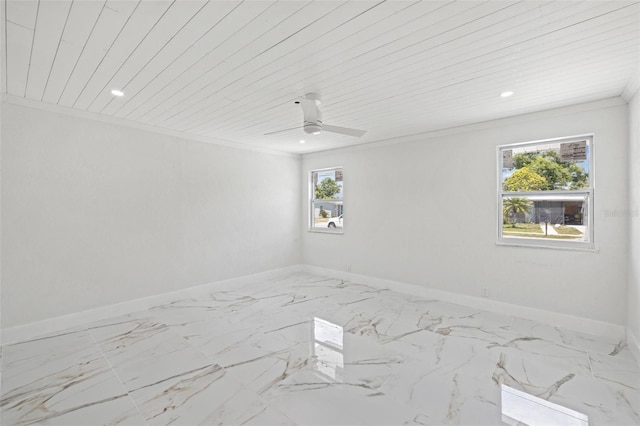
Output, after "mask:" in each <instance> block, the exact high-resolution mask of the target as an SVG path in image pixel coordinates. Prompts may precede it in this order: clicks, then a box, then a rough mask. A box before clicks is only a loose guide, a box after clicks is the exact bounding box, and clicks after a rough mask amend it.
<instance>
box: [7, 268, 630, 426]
mask: <svg viewBox="0 0 640 426" xmlns="http://www.w3.org/2000/svg"><path fill="white" fill-rule="evenodd" d="M0 366H1V368H0V380H1V395H0V409H1V420H2V424H3V425H29V424H60V425H83V426H86V425H94V424H95V425H99V424H100V425H101V424H113V425H121V424H122V425H127V424H131V425H145V424H146V425H169V424H171V425H200V424H202V425H209V424H231V425H237V424H247V425H270V424H274V425H276V424H277V425H295V424H318V425H332V424H358V425H367V424H371V425H387V424H388V425H401V424H408V425H413V424H419V425H441V424H468V425H497V424H503V423H502V420H501V400H500V398H501V386H508V387H509V388H512V389H515V391H514V392H517V391H521V392H525V393H526V394H527V395H531V397H532V398H539V399H541V400H544V401H548V402H549V403H553V404H558V405H561V406H563V407H566V408H568V409H570V410H574V411H575V412H578V413H584V414H585V415H586V416H588V418H589V424H590V425H592V426H593V425H633V424H635V425H638V424H640V368H638V363H637V362H636V360H635V359H634V358H633V356H632V354H631V352H630V351H629V349H628V347H626V345H625V344H624V342H619V341H615V340H614V339H607V338H602V337H596V336H591V335H586V334H583V333H578V332H575V331H571V330H567V329H561V328H559V327H554V326H552V325H548V324H541V323H538V322H535V321H530V320H525V319H522V318H515V317H510V316H504V315H500V314H497V313H492V312H486V311H480V310H477V309H471V308H468V307H464V306H460V305H455V304H452V303H445V302H440V301H437V300H428V299H422V298H417V297H413V296H408V295H404V294H400V293H397V292H393V291H389V290H380V289H377V288H375V287H371V286H368V285H363V284H358V283H350V282H343V281H341V280H337V279H330V278H326V277H320V276H316V275H311V274H306V273H292V274H290V275H288V276H286V277H282V278H279V279H273V280H270V281H265V282H260V283H254V284H247V285H243V286H238V287H237V288H235V289H233V290H226V291H218V292H211V293H210V294H207V295H205V296H202V297H198V298H183V299H178V300H174V301H173V302H171V303H167V304H164V305H160V306H155V307H153V308H151V309H148V310H145V311H141V312H136V313H133V314H131V315H126V316H119V317H114V318H110V319H109V320H106V321H100V322H96V323H91V324H81V325H78V326H77V327H75V328H74V329H70V330H65V331H62V332H59V333H56V334H55V335H50V336H45V337H43V338H40V339H35V340H31V341H27V342H23V343H19V344H13V345H7V346H3V347H0Z"/></svg>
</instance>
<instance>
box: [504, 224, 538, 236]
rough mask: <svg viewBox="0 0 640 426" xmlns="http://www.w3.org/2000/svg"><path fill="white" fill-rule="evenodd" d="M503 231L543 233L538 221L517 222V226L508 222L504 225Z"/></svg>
mask: <svg viewBox="0 0 640 426" xmlns="http://www.w3.org/2000/svg"><path fill="white" fill-rule="evenodd" d="M502 232H503V233H511V232H517V233H532V234H542V233H543V232H542V229H541V228H540V225H538V224H536V223H516V226H515V228H514V227H513V226H512V225H511V224H510V223H507V224H504V225H502Z"/></svg>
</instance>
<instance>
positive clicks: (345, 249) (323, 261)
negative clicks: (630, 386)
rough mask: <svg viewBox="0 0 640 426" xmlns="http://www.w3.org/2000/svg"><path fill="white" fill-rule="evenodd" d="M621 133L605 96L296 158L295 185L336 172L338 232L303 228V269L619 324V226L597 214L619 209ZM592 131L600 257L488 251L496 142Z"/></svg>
mask: <svg viewBox="0 0 640 426" xmlns="http://www.w3.org/2000/svg"><path fill="white" fill-rule="evenodd" d="M424 119H425V120H428V119H429V117H425V118H424ZM627 130H628V126H627V106H626V103H625V102H624V101H623V100H622V99H620V98H614V99H607V100H603V101H600V102H595V103H589V104H583V105H578V106H573V107H568V108H564V109H559V110H553V111H546V112H542V113H536V114H529V115H526V116H520V117H515V118H511V119H505V120H499V121H495V122H490V123H483V124H481V125H475V126H468V127H464V128H460V129H455V130H451V131H442V132H437V133H432V134H427V135H423V136H422V137H419V136H414V137H412V138H410V139H405V140H398V141H395V142H397V143H394V141H390V142H388V143H380V144H377V145H373V146H361V147H354V148H345V149H342V150H337V151H327V152H323V153H315V154H308V155H305V156H304V157H303V165H302V176H303V178H304V179H307V176H308V172H309V171H310V170H312V169H317V168H324V167H331V166H343V167H344V185H345V195H344V200H345V232H344V235H329V234H318V233H309V232H306V231H305V232H303V237H302V238H303V250H304V262H305V263H307V264H309V265H313V266H319V267H324V268H332V269H339V270H348V269H350V270H351V271H352V272H353V273H356V274H364V275H371V276H375V277H379V278H384V279H390V280H394V281H400V282H405V283H409V284H416V285H421V286H425V287H429V288H433V289H439V290H445V291H450V292H454V293H461V294H465V295H472V296H480V288H481V287H487V288H488V289H489V293H490V297H491V298H493V299H495V300H498V301H503V302H507V303H514V304H518V305H523V306H528V307H532V308H537V309H543V310H547V311H553V312H559V313H564V314H569V315H575V316H578V317H584V318H590V319H594V320H598V321H604V322H609V323H614V324H619V325H624V324H625V323H626V321H627V318H626V312H625V311H626V303H627V302H626V298H627V263H628V261H627V236H626V231H627V221H626V220H625V218H624V217H619V216H612V215H610V214H607V212H610V211H612V210H624V209H626V207H627ZM591 132H593V133H595V142H594V151H595V174H596V189H595V191H596V195H595V197H596V198H595V221H594V223H595V226H596V228H595V229H596V236H595V240H596V245H597V248H598V252H597V253H596V252H585V251H566V250H564V251H563V250H553V249H541V248H523V247H505V246H497V245H496V244H495V243H496V233H497V230H496V226H497V225H496V222H497V220H496V210H497V205H496V204H497V203H496V187H497V184H496V179H497V177H496V174H497V172H496V146H497V145H501V144H506V143H514V142H523V141H531V140H538V139H546V138H554V137H561V136H570V135H577V134H584V133H591ZM307 199H308V194H307V189H306V188H303V202H302V206H303V217H304V220H305V221H306V219H307V216H306V214H307V211H308V203H307ZM390 206H391V207H390Z"/></svg>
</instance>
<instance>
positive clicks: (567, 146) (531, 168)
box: [501, 139, 590, 192]
mask: <svg viewBox="0 0 640 426" xmlns="http://www.w3.org/2000/svg"><path fill="white" fill-rule="evenodd" d="M589 156H590V145H589V140H588V139H577V140H570V141H562V142H551V143H539V144H533V145H525V146H519V147H513V148H510V149H503V150H502V181H501V182H502V190H503V191H506V192H511V191H567V190H579V189H584V188H588V187H589V185H590V182H589Z"/></svg>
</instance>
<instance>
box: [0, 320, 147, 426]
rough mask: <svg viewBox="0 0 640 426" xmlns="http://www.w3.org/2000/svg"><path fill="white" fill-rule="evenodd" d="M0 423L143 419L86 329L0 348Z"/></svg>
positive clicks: (131, 420) (79, 422) (119, 421)
mask: <svg viewBox="0 0 640 426" xmlns="http://www.w3.org/2000/svg"><path fill="white" fill-rule="evenodd" d="M3 364H4V367H3V375H2V396H1V397H0V409H1V410H2V424H5V425H22V424H24V425H27V424H59V425H70V424H78V425H80V424H91V422H93V421H95V419H103V420H102V421H104V422H105V423H106V424H131V425H135V424H143V423H144V421H143V420H142V418H141V417H140V415H139V413H138V411H137V409H136V408H135V405H134V404H133V402H132V401H131V399H130V398H129V395H128V394H127V391H126V389H125V388H124V386H123V385H122V383H120V381H119V380H118V379H117V377H116V376H115V374H113V371H112V370H111V368H110V366H109V364H108V362H107V361H106V360H105V358H104V357H103V356H102V354H101V352H100V350H99V349H98V348H97V347H96V345H95V344H94V342H93V340H92V339H91V337H90V335H89V333H88V332H74V333H69V334H63V335H58V336H53V337H49V338H43V339H38V340H34V341H30V342H25V343H21V344H16V345H10V346H6V347H4V348H3Z"/></svg>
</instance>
